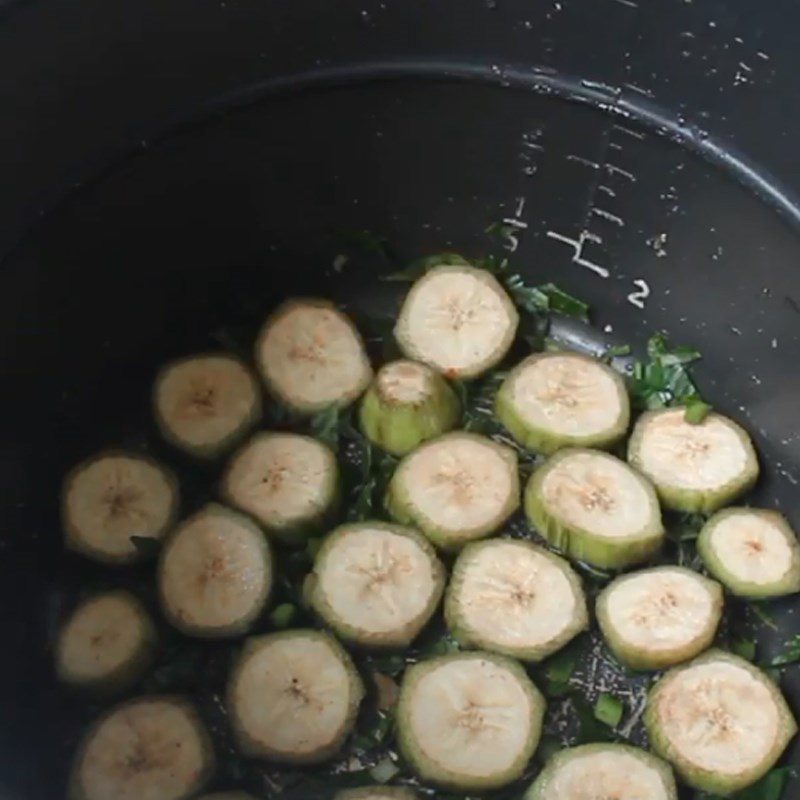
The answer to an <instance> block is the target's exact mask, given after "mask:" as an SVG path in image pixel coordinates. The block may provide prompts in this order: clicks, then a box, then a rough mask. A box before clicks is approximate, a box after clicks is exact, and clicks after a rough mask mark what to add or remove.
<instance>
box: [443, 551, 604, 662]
mask: <svg viewBox="0 0 800 800" xmlns="http://www.w3.org/2000/svg"><path fill="white" fill-rule="evenodd" d="M445 620H446V621H447V627H448V628H449V629H450V632H451V633H452V634H453V636H454V637H455V638H456V640H457V641H458V642H459V643H460V644H462V645H463V646H464V647H478V648H481V649H482V650H491V651H493V652H496V653H502V654H504V655H507V656H511V657H512V658H519V659H521V660H523V661H541V660H542V659H543V658H547V656H549V655H551V654H552V653H555V652H556V650H560V649H561V648H562V647H563V646H564V645H565V644H566V643H567V642H568V641H569V640H570V639H572V638H573V637H574V636H576V635H577V634H578V633H580V632H581V631H582V630H585V629H586V628H587V627H588V625H589V616H588V613H587V611H586V598H585V597H584V594H583V588H582V587H581V581H580V578H579V577H578V576H577V575H576V574H575V572H574V571H573V570H572V568H571V567H570V566H569V564H568V563H567V562H566V561H565V560H564V559H563V558H560V557H559V556H557V555H554V554H553V553H550V552H548V551H547V550H545V549H544V548H543V547H538V546H537V545H535V544H532V543H530V542H524V541H520V540H517V539H490V540H488V541H485V542H475V543H473V544H470V545H467V546H466V547H465V548H464V549H463V550H462V551H461V554H460V555H459V556H458V559H457V560H456V563H455V565H454V567H453V574H452V577H451V578H450V583H449V584H448V587H447V595H446V597H445Z"/></svg>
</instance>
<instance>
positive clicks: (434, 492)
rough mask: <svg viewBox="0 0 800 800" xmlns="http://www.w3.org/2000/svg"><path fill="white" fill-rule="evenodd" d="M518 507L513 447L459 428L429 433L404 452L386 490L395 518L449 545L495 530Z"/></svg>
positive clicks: (440, 544) (457, 546)
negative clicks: (435, 434)
mask: <svg viewBox="0 0 800 800" xmlns="http://www.w3.org/2000/svg"><path fill="white" fill-rule="evenodd" d="M518 507H519V476H518V474H517V456H516V453H514V451H513V450H511V448H509V447H505V446H504V445H500V444H497V443H496V442H493V441H492V440H491V439H487V438H486V437H484V436H478V435H476V434H473V433H464V432H457V433H447V434H445V435H444V436H440V437H439V438H438V439H432V440H431V441H429V442H425V444H423V445H421V446H420V447H418V448H417V449H416V450H415V451H414V452H413V453H410V454H409V455H407V456H406V457H405V458H404V459H403V460H402V461H401V462H400V464H399V465H398V466H397V469H396V470H395V472H394V475H393V476H392V479H391V480H390V482H389V487H388V490H387V494H386V508H387V510H388V512H389V514H390V515H391V516H392V517H393V518H394V519H395V520H396V521H397V522H400V523H402V524H404V525H413V526H415V527H417V528H419V529H420V530H421V531H422V532H423V533H424V534H425V535H426V536H427V537H428V538H429V539H430V540H431V541H432V542H433V543H434V544H435V545H436V546H437V547H439V548H441V549H443V550H450V551H453V550H458V549H460V548H461V547H462V546H463V545H464V544H466V543H467V542H469V541H472V540H475V539H481V538H483V537H485V536H488V535H489V534H492V533H494V532H495V531H497V530H499V528H500V527H501V526H502V525H503V523H504V522H505V521H506V520H507V519H508V518H509V517H510V516H511V514H513V513H514V511H516V509H517V508H518Z"/></svg>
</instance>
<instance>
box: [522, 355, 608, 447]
mask: <svg viewBox="0 0 800 800" xmlns="http://www.w3.org/2000/svg"><path fill="white" fill-rule="evenodd" d="M511 393H512V394H511V399H512V401H513V403H514V405H515V407H516V408H517V411H518V413H519V414H520V415H521V416H522V417H523V418H524V420H525V422H526V423H528V424H530V425H533V426H535V427H539V428H545V429H547V430H551V431H554V432H556V433H560V434H562V435H569V436H591V435H592V434H598V433H602V432H603V431H606V430H608V429H609V428H611V427H613V426H614V425H615V424H616V423H617V422H618V420H619V418H620V415H621V413H622V405H621V401H620V396H619V390H618V388H617V384H616V383H615V381H614V380H613V378H612V377H611V376H610V375H608V374H607V373H606V371H605V370H604V369H603V368H602V366H600V365H599V364H593V363H591V362H589V361H586V360H585V359H582V358H574V357H570V356H552V357H548V358H540V359H538V360H536V361H534V362H532V363H531V364H530V365H529V366H527V367H525V368H523V369H522V370H521V371H520V372H519V373H518V374H517V376H516V377H515V378H514V380H513V383H512V386H511Z"/></svg>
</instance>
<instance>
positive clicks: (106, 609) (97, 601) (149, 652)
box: [56, 590, 156, 694]
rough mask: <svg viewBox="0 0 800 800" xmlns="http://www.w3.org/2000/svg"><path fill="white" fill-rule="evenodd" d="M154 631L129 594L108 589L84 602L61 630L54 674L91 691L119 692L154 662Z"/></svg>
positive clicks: (145, 612)
mask: <svg viewBox="0 0 800 800" xmlns="http://www.w3.org/2000/svg"><path fill="white" fill-rule="evenodd" d="M155 646H156V631H155V627H154V626H153V622H152V620H151V619H150V615H149V614H148V613H147V611H146V610H145V608H144V606H143V605H142V604H141V603H140V602H139V600H137V599H136V598H135V597H134V596H133V595H132V594H130V593H129V592H125V591H121V590H118V591H111V592H104V593H103V594H98V595H94V596H93V597H90V598H89V599H88V600H84V601H83V602H82V603H81V604H80V605H79V606H78V607H77V608H76V609H75V610H74V611H73V612H72V614H71V616H70V617H69V619H68V620H67V622H66V623H65V624H64V626H63V627H62V629H61V632H60V634H59V637H58V642H57V644H56V671H57V673H58V677H59V678H60V679H61V680H62V681H64V683H68V684H70V685H71V686H75V687H78V688H82V689H89V690H91V691H93V692H101V693H103V694H105V693H113V692H117V691H123V690H125V689H127V688H129V687H130V686H132V685H133V684H134V683H136V681H137V680H139V678H141V676H142V675H143V674H144V673H145V672H146V671H147V670H148V669H149V667H150V665H151V664H152V663H153V656H154V655H155Z"/></svg>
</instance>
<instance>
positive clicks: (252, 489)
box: [226, 434, 332, 526]
mask: <svg viewBox="0 0 800 800" xmlns="http://www.w3.org/2000/svg"><path fill="white" fill-rule="evenodd" d="M331 469H332V465H331V459H330V454H329V453H328V451H327V450H326V449H325V448H324V447H323V446H322V445H321V444H319V442H315V441H313V440H311V439H307V438H305V437H300V436H294V435H292V434H274V435H270V436H267V437H261V438H258V439H256V440H255V441H254V442H253V443H252V444H251V445H249V446H248V447H246V448H245V449H244V450H243V451H242V452H241V453H240V454H239V455H238V456H237V457H236V458H235V460H234V461H233V463H232V464H231V467H230V470H229V472H228V476H227V478H226V485H227V487H228V491H229V493H230V495H231V497H232V498H233V500H234V502H235V503H236V505H238V506H240V507H241V508H243V509H245V510H246V511H249V512H250V513H251V514H253V515H254V516H256V517H258V519H260V520H261V521H262V522H264V523H265V524H267V525H274V526H280V525H283V524H290V523H292V522H295V521H298V520H303V519H305V518H306V517H308V516H310V515H313V514H315V513H316V511H317V510H318V507H319V505H320V503H321V502H325V501H326V499H327V497H326V494H327V493H328V484H329V481H330V470H331Z"/></svg>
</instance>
